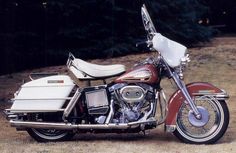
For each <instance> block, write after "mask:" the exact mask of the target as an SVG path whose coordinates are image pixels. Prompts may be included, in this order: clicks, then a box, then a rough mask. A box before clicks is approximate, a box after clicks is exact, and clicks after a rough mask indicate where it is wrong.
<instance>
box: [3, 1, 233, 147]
mask: <svg viewBox="0 0 236 153" xmlns="http://www.w3.org/2000/svg"><path fill="white" fill-rule="evenodd" d="M141 15H142V20H143V25H144V28H145V30H146V32H147V41H145V42H143V43H139V44H138V45H142V44H145V45H147V47H148V48H149V49H150V50H152V51H155V52H157V56H156V57H150V58H147V59H146V60H144V61H143V62H140V63H139V64H136V65H135V66H134V67H133V68H131V70H129V71H126V69H125V66H124V65H120V64H115V65H97V64H92V63H88V62H86V61H83V60H81V59H79V58H75V57H74V56H73V55H72V54H71V53H70V54H69V58H68V61H67V68H68V70H69V72H70V74H69V75H52V76H46V77H42V78H39V79H35V80H34V79H33V78H31V79H32V81H30V82H27V83H25V84H23V85H22V86H21V88H20V89H19V90H18V91H17V92H16V93H15V97H14V99H13V105H12V106H11V108H10V109H6V110H5V113H6V115H7V118H8V119H9V122H10V125H11V126H12V127H16V129H17V130H25V131H27V132H28V134H29V135H30V136H32V137H33V138H34V139H35V140H37V141H39V142H47V141H59V140H68V139H71V138H72V137H73V136H74V135H75V134H76V133H86V132H93V133H96V132H103V133H108V132H113V133H138V132H145V131H146V130H149V129H154V128H156V127H157V126H158V125H161V124H164V126H165V131H166V132H171V133H173V134H174V135H175V136H176V137H177V138H179V139H180V140H181V141H183V142H185V143H194V144H211V143H215V142H216V141H217V140H219V139H220V138H221V137H222V136H223V135H224V133H225V132H226V130H227V127H228V124H229V110H228V107H227V104H226V100H227V99H228V98H229V96H228V94H227V93H226V92H225V91H224V90H222V89H219V88H218V87H216V86H214V85H212V84H210V83H205V82H194V83H190V84H185V83H184V81H183V77H184V76H183V71H184V69H185V67H186V65H187V63H188V62H189V61H190V60H189V56H188V54H187V48H186V47H185V46H183V45H181V44H179V43H177V42H175V41H172V40H170V39H168V38H166V37H165V36H163V35H161V34H160V33H157V31H156V29H155V27H154V25H153V22H152V20H151V18H150V16H149V13H148V11H147V9H146V7H145V5H143V6H142V7H141ZM111 77H116V78H115V79H114V80H113V81H112V82H111V83H108V84H107V83H106V79H108V78H111ZM163 78H168V79H171V80H173V81H174V82H175V84H176V86H177V87H178V90H177V91H175V92H174V93H173V95H172V96H171V97H170V98H169V100H167V99H166V96H165V93H164V91H163V89H162V87H161V85H160V82H161V80H162V79H163ZM94 80H103V82H104V83H103V84H102V85H98V86H91V84H90V83H91V81H94ZM79 82H87V85H86V86H85V87H81V86H80V85H79Z"/></svg>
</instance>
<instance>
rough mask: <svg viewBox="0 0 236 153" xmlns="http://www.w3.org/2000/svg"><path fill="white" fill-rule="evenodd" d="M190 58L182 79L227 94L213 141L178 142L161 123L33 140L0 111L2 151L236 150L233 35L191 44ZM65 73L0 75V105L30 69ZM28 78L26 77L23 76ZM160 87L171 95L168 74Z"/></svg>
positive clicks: (235, 40)
mask: <svg viewBox="0 0 236 153" xmlns="http://www.w3.org/2000/svg"><path fill="white" fill-rule="evenodd" d="M150 55H154V53H147V54H138V55H129V56H125V57H120V58H113V59H108V60H106V61H104V60H93V61H92V62H93V63H99V64H110V63H122V64H125V65H126V66H127V67H131V66H132V65H133V64H134V63H135V62H137V61H140V60H142V59H145V57H148V56H150ZM190 55H191V59H192V61H191V63H190V64H189V66H188V69H187V71H186V72H185V82H186V83H188V82H193V81H206V82H210V83H213V84H214V85H216V86H219V87H220V88H223V89H225V90H226V91H228V93H229V94H230V97H231V98H230V100H229V101H228V106H229V109H230V114H231V120H230V125H229V128H228V130H227V132H226V134H225V135H224V137H223V138H221V139H220V141H218V142H217V143H216V144H214V145H189V144H184V143H182V142H180V141H179V140H178V139H176V138H175V137H174V136H173V135H171V134H168V133H165V132H164V130H163V126H160V127H158V128H157V129H154V130H152V131H150V133H148V134H147V135H145V136H143V135H142V134H128V135H127V134H83V135H77V136H75V137H74V139H73V140H72V141H69V142H56V143H37V142H35V141H34V140H33V139H32V138H31V137H30V136H28V134H27V133H26V132H16V131H15V129H14V128H12V127H10V126H9V123H8V121H7V120H6V119H5V118H4V117H3V115H2V112H1V115H0V127H1V129H0V150H1V152H2V153H5V152H6V153H8V152H12V153H13V152H14V153H15V152H19V153H20V152H24V153H29V152H30V153H31V152H35V153H51V152H53V153H54V152H55V153H64V152H89V153H90V152H96V153H100V152H103V153H116V152H117V153H119V152H122V153H124V152H131V153H138V152H160V153H166V152H172V153H188V152H192V153H199V152H201V153H212V152H214V153H222V152H225V153H228V152H232V153H234V152H236V121H235V118H236V103H235V102H234V101H235V100H234V99H235V98H236V75H235V74H236V73H235V70H236V37H220V38H216V39H214V40H213V41H212V42H211V43H209V44H207V45H206V46H205V47H201V48H193V49H190ZM45 71H47V72H55V71H59V72H60V73H67V71H66V68H65V66H57V67H49V68H42V69H37V70H32V71H31V70H28V71H24V72H21V73H15V74H11V75H4V76H0V111H2V110H3V109H4V108H7V107H9V105H8V104H6V103H5V102H3V101H7V100H8V99H9V98H12V96H13V93H14V92H15V90H16V89H17V88H18V87H19V86H20V84H21V83H22V79H27V75H28V74H29V73H31V72H45ZM26 81H27V80H26ZM162 84H163V87H164V89H168V90H167V95H170V94H171V92H172V91H173V89H172V88H171V85H170V83H169V81H168V80H165V81H163V83H162Z"/></svg>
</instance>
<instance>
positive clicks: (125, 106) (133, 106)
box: [111, 83, 154, 123]
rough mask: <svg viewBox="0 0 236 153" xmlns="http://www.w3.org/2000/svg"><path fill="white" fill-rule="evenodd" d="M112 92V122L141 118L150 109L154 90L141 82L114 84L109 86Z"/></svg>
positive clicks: (124, 121) (132, 120)
mask: <svg viewBox="0 0 236 153" xmlns="http://www.w3.org/2000/svg"><path fill="white" fill-rule="evenodd" d="M111 89H112V90H113V91H114V92H113V95H112V98H113V99H114V103H115V105H114V107H115V112H114V116H113V122H114V123H127V122H134V121H137V120H139V119H140V118H142V117H143V116H144V115H145V113H146V112H148V111H149V110H150V103H151V102H152V101H153V100H154V90H153V88H152V87H151V86H149V85H147V84H143V83H138V84H134V85H133V84H132V85H128V84H125V83H121V84H116V85H114V86H113V87H112V88H111Z"/></svg>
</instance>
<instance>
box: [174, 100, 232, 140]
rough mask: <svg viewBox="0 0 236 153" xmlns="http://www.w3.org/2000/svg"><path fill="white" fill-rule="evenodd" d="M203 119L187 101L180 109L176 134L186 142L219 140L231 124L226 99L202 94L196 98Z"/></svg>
mask: <svg viewBox="0 0 236 153" xmlns="http://www.w3.org/2000/svg"><path fill="white" fill-rule="evenodd" d="M194 101H195V103H196V105H197V108H198V110H199V112H200V113H201V115H202V117H201V119H197V118H195V115H194V114H193V112H192V110H190V108H189V106H188V105H187V104H185V103H183V104H182V106H181V107H180V109H179V113H178V116H177V123H176V124H177V127H176V130H175V131H174V134H175V136H177V137H178V138H179V139H180V140H182V141H183V142H186V143H195V144H211V143H214V142H216V141H217V140H219V139H220V138H221V137H222V136H223V135H224V133H225V131H226V129H227V127H228V124H229V111H228V107H227V105H226V103H225V101H218V100H217V99H215V98H213V97H208V96H201V97H195V99H194Z"/></svg>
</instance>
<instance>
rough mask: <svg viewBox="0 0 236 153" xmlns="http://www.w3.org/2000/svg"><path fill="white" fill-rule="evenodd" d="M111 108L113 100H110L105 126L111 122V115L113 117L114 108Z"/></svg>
mask: <svg viewBox="0 0 236 153" xmlns="http://www.w3.org/2000/svg"><path fill="white" fill-rule="evenodd" d="M113 106H114V100H113V99H111V103H110V106H109V107H110V112H109V114H108V116H107V119H106V122H105V123H106V124H108V123H110V122H111V120H112V118H113V115H114V108H113Z"/></svg>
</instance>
